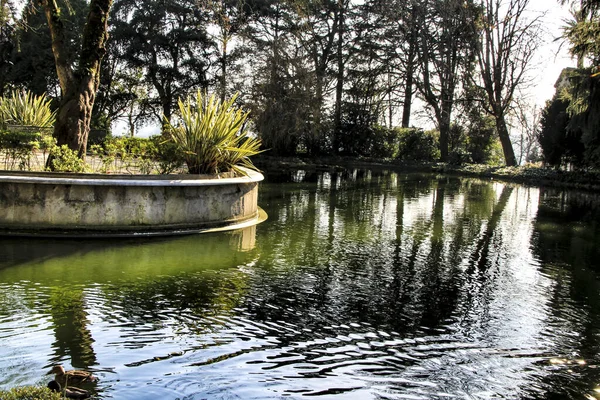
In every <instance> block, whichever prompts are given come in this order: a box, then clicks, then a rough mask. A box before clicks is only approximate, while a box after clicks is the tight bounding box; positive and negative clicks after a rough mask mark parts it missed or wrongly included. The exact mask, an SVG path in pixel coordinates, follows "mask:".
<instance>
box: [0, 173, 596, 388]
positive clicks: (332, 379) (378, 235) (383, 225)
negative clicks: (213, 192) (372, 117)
mask: <svg viewBox="0 0 600 400" xmlns="http://www.w3.org/2000/svg"><path fill="white" fill-rule="evenodd" d="M260 191H261V195H260V200H259V203H260V205H261V206H262V207H263V208H264V209H265V210H266V211H267V213H268V214H269V220H268V221H266V222H265V223H263V224H261V225H259V226H258V227H255V228H252V229H248V230H245V231H241V232H234V233H227V234H211V235H200V236H189V237H181V238H168V239H148V240H119V241H107V240H99V241H90V240H86V241H83V240H82V241H65V240H26V239H10V238H3V239H1V241H0V388H8V387H12V386H16V385H23V384H35V383H40V382H42V383H43V382H46V381H47V380H48V378H46V377H45V376H44V373H46V372H47V371H49V369H50V366H51V365H52V364H55V363H62V364H64V365H65V366H66V367H68V368H69V369H70V368H71V367H76V368H85V369H88V370H91V371H95V374H96V375H97V376H98V377H99V378H100V382H99V384H98V385H97V387H96V391H97V393H98V395H99V397H101V398H114V399H184V398H185V399H275V398H311V397H318V398H320V399H329V398H331V399H446V398H459V399H480V398H483V399H488V398H489V399H492V398H494V399H495V398H523V399H586V398H588V399H594V398H600V391H596V389H598V388H599V387H600V279H599V278H600V227H599V222H600V203H599V201H598V198H597V197H596V196H595V195H590V194H584V193H575V192H561V191H551V190H543V189H538V188H527V187H523V186H517V185H506V184H502V183H497V182H483V181H478V180H469V179H458V178H445V177H436V176H432V175H418V174H402V173H392V172H386V171H348V172H344V173H305V172H294V173H282V174H277V175H275V174H270V175H268V177H267V182H266V183H265V184H263V185H261V189H260Z"/></svg>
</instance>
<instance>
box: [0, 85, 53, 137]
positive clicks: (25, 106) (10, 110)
mask: <svg viewBox="0 0 600 400" xmlns="http://www.w3.org/2000/svg"><path fill="white" fill-rule="evenodd" d="M55 120H56V112H54V111H52V110H51V109H50V99H48V98H47V97H46V95H41V96H35V95H33V94H31V92H29V91H22V92H20V91H13V92H12V94H11V96H10V97H2V98H0V123H1V124H2V125H7V124H13V125H21V126H34V127H36V128H50V127H52V126H53V125H54V121H55Z"/></svg>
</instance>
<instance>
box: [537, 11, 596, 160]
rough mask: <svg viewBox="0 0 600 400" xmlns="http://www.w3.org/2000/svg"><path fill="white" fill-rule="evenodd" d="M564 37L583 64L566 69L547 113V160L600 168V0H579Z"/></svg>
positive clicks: (544, 127) (544, 141)
mask: <svg viewBox="0 0 600 400" xmlns="http://www.w3.org/2000/svg"><path fill="white" fill-rule="evenodd" d="M561 3H563V4H564V3H569V4H570V5H571V15H572V19H570V20H567V21H566V23H565V26H564V27H563V39H565V40H566V41H567V42H568V44H569V46H570V52H571V54H572V55H573V56H574V57H576V58H577V68H571V69H567V70H565V71H563V75H562V76H561V82H560V85H559V87H558V88H557V89H558V90H557V93H556V95H555V96H554V98H553V99H552V100H551V101H549V102H548V103H547V104H546V107H545V109H544V112H543V116H542V121H541V126H540V132H539V141H540V144H541V146H542V151H543V156H544V161H545V163H546V164H547V165H549V166H553V167H556V168H561V167H571V168H577V169H589V168H595V169H597V168H600V73H599V71H600V2H598V1H596V0H573V1H564V0H562V1H561Z"/></svg>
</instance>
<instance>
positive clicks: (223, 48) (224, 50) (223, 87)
mask: <svg viewBox="0 0 600 400" xmlns="http://www.w3.org/2000/svg"><path fill="white" fill-rule="evenodd" d="M223 35H226V34H223ZM222 40H223V42H222V44H221V52H222V57H221V87H220V92H221V93H220V98H221V103H224V102H225V96H226V94H227V42H228V38H227V37H225V36H223V39H222Z"/></svg>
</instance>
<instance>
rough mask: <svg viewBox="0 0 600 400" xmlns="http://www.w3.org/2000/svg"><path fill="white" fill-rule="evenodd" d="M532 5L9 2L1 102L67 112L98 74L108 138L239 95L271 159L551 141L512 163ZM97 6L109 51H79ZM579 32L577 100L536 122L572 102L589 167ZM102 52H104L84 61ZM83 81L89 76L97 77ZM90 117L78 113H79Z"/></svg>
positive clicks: (588, 53)
mask: <svg viewBox="0 0 600 400" xmlns="http://www.w3.org/2000/svg"><path fill="white" fill-rule="evenodd" d="M582 1H584V3H581V4H580V5H579V8H578V10H580V11H579V14H577V15H578V17H581V18H583V21H585V23H586V24H588V25H586V26H587V28H589V29H591V30H593V29H596V31H600V29H599V28H598V22H597V18H596V17H597V15H596V13H597V0H582ZM529 3H530V0H419V1H417V0H409V1H406V0H365V1H364V2H360V4H358V2H353V1H351V0H277V1H276V0H148V1H143V2H140V1H136V0H114V1H108V0H104V1H100V0H94V1H92V2H91V3H90V2H88V1H86V0H69V1H66V0H55V1H52V2H50V1H44V0H28V1H27V3H26V4H25V7H24V9H23V11H22V12H21V13H20V14H19V15H16V11H15V7H14V4H13V3H12V2H11V0H0V4H1V9H0V95H2V94H4V93H7V92H9V91H10V90H13V89H28V90H30V91H32V92H33V93H34V94H43V93H47V94H48V95H49V96H50V97H51V98H53V99H54V101H55V104H56V106H57V107H58V106H59V105H60V104H62V105H64V104H65V102H67V101H68V97H69V96H70V95H68V93H75V91H74V89H72V88H77V90H80V89H81V86H82V82H91V83H95V81H94V79H95V78H96V77H97V78H98V81H97V85H95V86H94V85H92V86H89V89H90V90H93V89H96V90H95V92H94V96H89V95H88V96H84V97H85V98H87V99H89V102H88V103H87V104H86V107H89V106H93V111H92V112H91V117H90V118H91V127H92V128H96V129H110V126H111V124H112V123H113V122H114V121H115V120H117V119H121V120H123V121H126V124H127V126H128V127H129V132H130V134H131V135H133V134H134V133H135V131H136V129H138V128H139V127H140V126H142V125H144V124H147V123H151V122H152V123H158V124H162V125H163V127H164V121H166V120H170V119H171V116H172V115H173V113H174V112H175V110H176V109H177V101H178V99H179V98H183V97H185V96H186V95H188V94H190V93H193V92H195V91H196V90H198V89H201V90H208V91H211V92H215V93H217V95H218V97H219V98H221V99H225V98H229V97H230V96H232V95H233V94H234V93H236V92H239V93H240V97H239V99H238V101H239V102H241V103H242V105H243V106H244V107H246V108H247V109H249V110H250V111H251V119H252V121H251V122H252V124H253V131H254V132H256V134H257V135H258V136H259V137H260V138H261V140H262V142H263V146H264V147H265V148H267V149H270V152H271V154H275V155H297V154H307V155H311V156H318V155H323V154H339V155H350V156H366V157H390V158H403V159H422V160H434V159H440V160H442V161H447V162H457V163H461V162H502V161H503V162H505V163H506V164H507V165H516V164H517V163H519V162H520V161H523V154H526V157H525V158H533V157H529V156H530V154H529V153H531V154H533V153H534V152H533V151H530V150H531V147H532V145H533V142H534V140H532V139H531V138H532V137H534V138H535V136H536V135H537V136H538V138H539V141H540V143H542V145H543V146H544V140H546V139H545V137H546V136H548V135H547V134H546V133H544V132H545V131H544V130H543V129H542V130H541V131H540V130H539V129H537V127H535V128H534V129H533V131H532V132H536V134H532V135H529V136H528V137H529V139H528V140H529V142H528V143H523V141H521V143H520V144H519V143H517V144H516V145H517V146H519V148H520V152H519V154H520V156H519V157H517V154H515V150H514V148H513V145H515V144H514V143H513V141H514V139H511V136H510V126H511V124H514V121H518V118H517V116H518V109H519V108H518V103H519V102H518V100H519V93H520V90H521V89H522V88H523V87H524V86H526V85H527V84H528V83H529V80H528V79H529V78H528V75H527V72H528V69H529V68H530V67H531V62H532V58H533V57H534V55H535V49H536V47H537V46H538V45H539V43H540V41H541V38H540V32H541V31H540V25H541V24H540V20H539V17H538V16H536V15H534V14H532V13H529V10H528V7H529ZM588 3H589V4H588ZM52 7H54V8H55V10H54V11H55V12H56V15H55V18H54V19H53V17H52V15H53V14H52V13H51V11H52V9H51V8H52ZM90 7H91V8H90ZM94 7H96V9H97V10H101V11H102V12H103V11H105V10H108V9H109V10H110V17H109V18H108V25H107V30H108V38H106V40H105V42H102V40H104V36H102V32H101V31H100V30H98V31H96V34H97V35H96V37H97V38H100V39H102V40H100V42H95V41H94V40H93V38H92V37H91V36H90V37H89V38H88V39H89V40H88V42H85V40H86V37H88V36H89V35H88V36H86V32H87V33H88V34H91V33H90V29H88V27H89V26H90V16H91V15H92V13H90V9H92V10H93V9H94ZM49 13H50V14H49ZM584 14H585V16H583V15H584ZM99 15H100V14H99ZM53 21H59V22H60V24H54V25H53ZM92 22H93V21H92ZM101 22H106V21H105V20H104V19H102V21H101ZM578 24H579V22H576V23H574V24H573V25H572V26H569V27H567V28H566V29H565V37H566V38H567V40H569V42H570V43H571V44H572V52H573V54H575V55H577V56H578V57H579V56H580V57H581V59H582V60H586V61H588V62H591V66H589V67H586V68H584V67H583V64H582V65H581V66H580V68H579V69H577V71H579V73H578V74H577V78H573V82H574V83H573V85H571V88H572V90H571V91H570V92H569V93H571V98H570V100H566V98H565V97H560V98H558V97H557V99H555V101H556V102H563V103H560V104H558V103H557V104H555V105H554V106H553V107H554V108H552V112H551V111H550V108H547V109H546V110H545V111H544V114H543V118H542V121H543V122H544V123H545V124H546V125H543V126H544V127H547V128H548V129H555V130H556V129H557V125H556V123H549V122H548V121H549V119H550V118H555V116H554V115H555V114H557V113H558V114H560V112H559V111H558V109H559V108H560V107H562V106H565V107H567V109H568V110H567V111H566V114H565V116H564V118H565V119H566V120H565V121H562V120H561V121H562V122H561V123H564V124H565V126H567V128H565V129H566V131H565V132H567V131H568V132H570V133H568V134H567V133H564V136H565V137H567V136H568V137H569V138H571V136H569V135H573V134H575V133H573V132H580V133H579V134H580V136H581V141H582V143H583V146H584V147H585V152H586V153H585V154H586V155H585V157H584V158H585V159H586V160H595V159H596V158H597V157H600V151H597V150H595V148H594V147H593V144H594V143H597V142H598V140H600V139H599V138H598V137H597V132H598V129H597V124H598V122H597V121H595V120H594V118H592V117H590V116H591V115H594V116H595V115H596V114H597V112H596V108H595V107H600V106H597V104H599V103H598V102H595V103H593V104H594V105H591V104H592V103H591V100H592V99H594V98H595V97H594V96H598V91H597V90H596V86H595V85H596V79H597V78H596V75H595V74H596V65H597V62H596V61H597V57H599V56H600V50H598V49H599V48H598V47H597V46H598V45H597V44H591V43H587V42H586V43H579V42H577V40H578V38H580V39H581V41H584V39H583V38H584V37H589V36H586V35H584V34H582V33H581V29H582V27H581V26H580V25H578ZM96 26H97V27H101V25H99V24H96ZM57 32H58V33H59V34H60V35H58V34H57ZM92 33H94V31H92ZM578 35H580V36H578ZM57 38H58V39H60V40H58V39H57ZM94 45H96V49H97V50H98V51H87V52H86V51H85V50H86V49H89V48H90V46H94ZM57 49H60V55H61V57H57ZM597 50H598V51H597ZM86 55H87V57H88V58H86ZM91 56H99V57H100V58H101V59H102V63H101V64H99V65H100V67H99V69H98V70H96V69H95V66H92V67H91V69H90V68H89V67H90V65H91V64H90V63H91V62H92V61H93V57H91ZM60 60H63V64H61V63H60ZM86 66H87V67H86ZM83 67H86V68H87V69H86V68H83ZM584 70H586V71H588V73H587V75H586V74H585V73H583V71H584ZM57 71H58V73H57ZM61 71H63V73H62V74H61ZM65 71H66V72H65ZM86 71H87V72H88V73H89V72H90V71H92V73H91V75H89V78H85V76H84V75H85V73H86ZM65 73H67V75H65ZM69 74H70V75H69ZM65 76H67V78H68V79H67V78H65ZM69 77H70V78H69ZM86 79H87V80H86ZM578 79H579V80H578ZM69 85H71V86H69ZM70 88H71V89H70ZM90 93H91V92H90ZM586 96H587V97H586ZM417 104H421V105H424V107H425V109H426V110H427V111H428V115H429V116H430V117H431V119H432V120H433V122H434V123H435V127H436V129H435V130H434V131H424V130H423V129H419V128H418V127H414V124H413V121H412V120H411V118H413V116H414V113H415V109H416V108H417ZM561 104H562V106H561ZM586 104H590V106H589V107H588V108H585V109H584V108H582V107H584V106H585V105H586ZM549 107H550V106H549ZM563 108H564V107H563ZM65 110H66V108H65ZM69 110H70V111H68V112H71V111H72V108H71V109H69ZM68 112H67V111H65V112H64V113H65V114H67V113H68ZM85 112H86V108H85V107H83V108H82V109H81V110H80V113H85ZM60 116H61V113H60V112H59V114H58V117H57V118H58V119H57V124H58V121H59V120H60ZM165 117H166V119H165ZM71 119H72V118H71ZM567 120H568V121H567ZM599 121H600V119H599ZM65 129H66V128H65ZM577 129H578V130H577ZM66 131H68V129H66ZM57 134H58V133H57V131H56V130H55V136H56V135H57ZM70 135H71V136H73V135H74V136H77V137H78V139H77V140H74V141H73V140H72V141H71V142H72V143H71V142H69V141H68V140H67V141H66V143H68V144H69V146H71V148H73V149H79V151H84V149H85V146H83V147H82V146H81V143H82V142H83V143H85V141H86V140H87V137H81V136H82V135H81V134H77V133H75V134H73V133H71V134H70ZM556 135H558V134H555V136H556ZM67 136H68V135H67ZM83 136H85V135H83ZM561 140H562V139H560V138H558V136H557V137H556V138H554V139H552V141H553V142H552V143H554V144H552V145H551V146H550V147H558V146H563V147H564V145H563V144H562V142H561V144H558V143H559V142H560V141H561ZM569 140H570V139H569ZM586 143H587V144H586ZM77 146H79V147H77ZM525 148H526V149H527V150H524V149H525ZM592 148H594V150H593V149H592ZM569 151H571V150H569ZM569 151H567V152H563V153H561V155H560V156H558V155H555V156H551V155H550V150H547V149H546V147H543V155H544V157H545V158H546V160H547V161H548V162H549V160H550V159H551V158H552V157H557V158H558V159H560V160H561V162H563V160H565V159H569V160H571V158H569V157H571V155H570V154H571V153H569ZM596 153H598V154H596ZM569 162H571V161H569Z"/></svg>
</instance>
